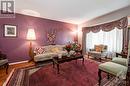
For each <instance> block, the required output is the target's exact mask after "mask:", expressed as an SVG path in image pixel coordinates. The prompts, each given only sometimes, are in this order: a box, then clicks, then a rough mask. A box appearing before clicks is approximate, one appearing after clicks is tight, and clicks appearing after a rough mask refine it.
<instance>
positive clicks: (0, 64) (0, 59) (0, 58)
mask: <svg viewBox="0 0 130 86" xmlns="http://www.w3.org/2000/svg"><path fill="white" fill-rule="evenodd" d="M8 66H9V64H8V60H7V57H6V55H5V54H3V53H2V52H1V51H0V68H6V74H8Z"/></svg>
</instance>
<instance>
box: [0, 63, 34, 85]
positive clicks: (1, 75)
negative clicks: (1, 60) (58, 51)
mask: <svg viewBox="0 0 130 86" xmlns="http://www.w3.org/2000/svg"><path fill="white" fill-rule="evenodd" d="M32 65H35V64H34V63H33V62H26V63H20V64H15V65H9V69H8V74H6V72H5V69H0V86H2V85H3V83H4V82H5V81H6V79H7V77H8V76H9V74H10V73H11V71H12V70H13V69H14V68H15V69H17V68H22V67H28V66H32Z"/></svg>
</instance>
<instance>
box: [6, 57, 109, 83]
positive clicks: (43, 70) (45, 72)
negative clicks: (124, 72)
mask: <svg viewBox="0 0 130 86" xmlns="http://www.w3.org/2000/svg"><path fill="white" fill-rule="evenodd" d="M99 64H100V63H99V62H96V61H93V60H90V59H87V60H85V61H84V64H82V60H78V61H77V62H76V61H71V62H65V63H63V64H61V65H60V73H59V74H57V68H56V67H55V68H53V66H52V64H45V65H42V66H41V65H40V66H32V67H27V68H21V69H16V70H14V72H13V73H12V76H11V77H10V79H9V80H8V81H7V82H6V83H5V84H4V85H5V86H96V85H97V83H98V65H99ZM105 76H106V75H105V74H103V77H105ZM108 86H109V85H108Z"/></svg>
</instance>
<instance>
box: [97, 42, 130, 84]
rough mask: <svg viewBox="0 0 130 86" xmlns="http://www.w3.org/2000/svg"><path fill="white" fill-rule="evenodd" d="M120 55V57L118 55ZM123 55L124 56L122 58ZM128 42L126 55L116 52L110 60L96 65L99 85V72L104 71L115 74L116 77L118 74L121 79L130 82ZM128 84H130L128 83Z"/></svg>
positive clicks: (129, 50) (129, 48)
mask: <svg viewBox="0 0 130 86" xmlns="http://www.w3.org/2000/svg"><path fill="white" fill-rule="evenodd" d="M119 56H120V57H119ZM122 57H124V58H122ZM129 58H130V42H129V47H128V55H124V54H119V53H116V57H115V58H113V59H112V61H110V62H105V63H102V64H100V65H99V67H98V76H99V86H100V85H101V79H102V78H101V72H105V73H107V74H108V79H109V75H113V76H116V77H117V78H120V76H123V77H121V78H122V79H123V80H126V81H128V82H130V81H129V80H130V78H129V75H130V59H129ZM126 85H127V83H126ZM128 86H130V84H129V83H128Z"/></svg>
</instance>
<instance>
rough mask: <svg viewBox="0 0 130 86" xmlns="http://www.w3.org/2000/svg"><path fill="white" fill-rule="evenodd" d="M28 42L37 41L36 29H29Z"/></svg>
mask: <svg viewBox="0 0 130 86" xmlns="http://www.w3.org/2000/svg"><path fill="white" fill-rule="evenodd" d="M27 40H36V35H35V31H34V29H28V32H27Z"/></svg>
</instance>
